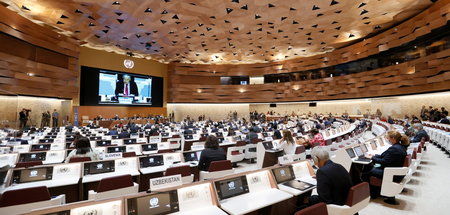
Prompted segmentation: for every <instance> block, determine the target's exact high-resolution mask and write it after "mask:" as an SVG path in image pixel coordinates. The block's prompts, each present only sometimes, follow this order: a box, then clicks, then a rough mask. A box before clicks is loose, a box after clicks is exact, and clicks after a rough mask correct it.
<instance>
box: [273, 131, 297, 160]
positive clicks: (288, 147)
mask: <svg viewBox="0 0 450 215" xmlns="http://www.w3.org/2000/svg"><path fill="white" fill-rule="evenodd" d="M296 148H297V144H295V140H294V138H293V137H292V133H291V131H289V130H283V138H282V139H281V140H280V144H279V145H278V147H277V149H283V151H284V153H285V154H288V155H292V154H295V149H296Z"/></svg>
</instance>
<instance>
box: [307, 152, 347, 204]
mask: <svg viewBox="0 0 450 215" xmlns="http://www.w3.org/2000/svg"><path fill="white" fill-rule="evenodd" d="M311 157H312V159H313V160H314V163H315V165H317V166H318V167H319V170H317V173H316V178H317V193H318V194H319V195H313V196H311V197H309V198H305V201H304V203H306V204H308V205H309V206H311V205H314V204H316V203H319V202H325V203H326V204H336V205H344V204H345V201H346V200H347V194H348V191H349V189H350V187H351V186H352V179H351V177H350V174H349V173H348V172H347V170H346V169H345V168H344V167H343V166H341V165H340V164H337V163H334V162H333V161H331V160H330V155H329V154H328V151H327V150H326V149H325V148H324V147H322V146H317V147H314V148H313V149H312V151H311Z"/></svg>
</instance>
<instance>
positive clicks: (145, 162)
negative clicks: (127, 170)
mask: <svg viewBox="0 0 450 215" xmlns="http://www.w3.org/2000/svg"><path fill="white" fill-rule="evenodd" d="M139 164H140V166H141V168H147V167H152V166H163V165H164V158H163V156H162V155H155V156H149V157H140V158H139Z"/></svg>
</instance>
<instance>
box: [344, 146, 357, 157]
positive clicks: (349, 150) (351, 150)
mask: <svg viewBox="0 0 450 215" xmlns="http://www.w3.org/2000/svg"><path fill="white" fill-rule="evenodd" d="M345 151H346V152H347V154H348V156H350V158H354V157H356V155H355V152H354V151H353V148H349V149H346V150H345Z"/></svg>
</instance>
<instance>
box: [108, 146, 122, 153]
mask: <svg viewBox="0 0 450 215" xmlns="http://www.w3.org/2000/svg"><path fill="white" fill-rule="evenodd" d="M126 150H127V147H126V146H113V147H108V148H106V152H108V153H116V152H122V153H124V152H126Z"/></svg>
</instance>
